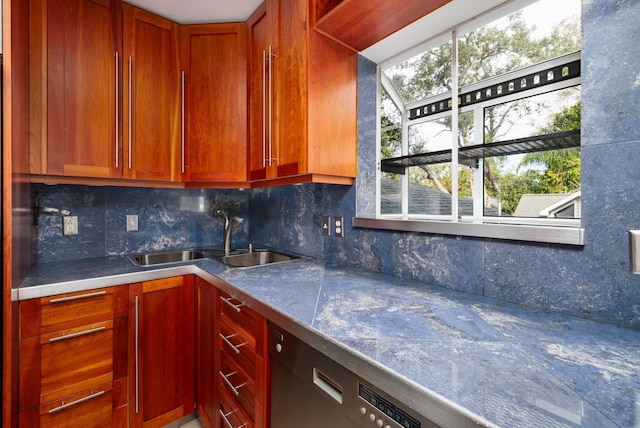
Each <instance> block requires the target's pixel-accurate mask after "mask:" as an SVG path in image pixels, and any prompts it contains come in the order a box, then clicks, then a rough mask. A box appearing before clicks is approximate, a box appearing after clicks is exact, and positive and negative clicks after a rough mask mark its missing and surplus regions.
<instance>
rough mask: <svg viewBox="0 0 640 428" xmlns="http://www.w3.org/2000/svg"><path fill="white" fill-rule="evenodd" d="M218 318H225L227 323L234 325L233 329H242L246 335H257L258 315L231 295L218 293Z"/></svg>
mask: <svg viewBox="0 0 640 428" xmlns="http://www.w3.org/2000/svg"><path fill="white" fill-rule="evenodd" d="M219 306H220V319H223V320H226V324H227V325H230V326H231V325H234V324H235V327H234V330H236V331H244V333H245V336H246V337H250V338H253V341H254V343H255V338H256V337H257V336H258V321H257V319H258V317H257V315H256V313H255V312H254V311H253V310H251V309H249V308H248V307H246V306H244V305H243V304H242V303H241V302H240V301H238V300H237V299H234V298H233V297H231V296H229V295H227V294H225V293H222V292H221V293H220V298H219Z"/></svg>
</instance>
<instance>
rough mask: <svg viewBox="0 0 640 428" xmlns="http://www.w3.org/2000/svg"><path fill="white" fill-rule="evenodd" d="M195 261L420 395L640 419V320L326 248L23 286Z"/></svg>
mask: <svg viewBox="0 0 640 428" xmlns="http://www.w3.org/2000/svg"><path fill="white" fill-rule="evenodd" d="M188 273H195V274H198V275H201V276H203V277H204V278H205V279H207V278H209V279H211V278H214V277H215V278H219V279H221V280H223V281H224V282H226V283H228V284H229V289H228V290H227V291H231V292H236V293H238V295H239V296H240V297H241V298H244V299H247V300H249V304H250V305H252V306H254V307H255V309H256V310H258V311H260V312H262V313H263V315H265V316H266V317H268V318H271V319H274V320H275V321H283V320H287V321H288V322H290V323H293V324H294V325H295V326H296V327H297V329H298V331H297V332H296V334H297V335H300V336H301V338H303V339H306V340H309V341H310V342H312V343H311V344H312V346H314V347H316V348H318V349H321V350H322V351H323V352H325V353H327V354H328V355H330V356H332V357H334V359H336V361H338V362H339V363H341V364H343V365H345V367H347V368H349V369H351V370H353V371H355V372H357V374H360V375H362V376H363V377H364V376H365V375H369V376H376V375H379V374H380V373H388V374H390V375H391V376H392V377H393V378H394V381H396V382H400V383H403V384H405V383H406V384H407V385H409V386H410V387H411V388H410V389H411V391H413V394H411V395H409V394H406V393H405V396H404V397H399V398H400V399H404V400H405V401H406V402H409V401H410V402H411V403H410V404H411V405H412V407H415V408H418V407H420V403H421V400H422V401H424V400H423V397H422V395H421V393H424V394H425V395H424V397H428V396H430V395H433V394H432V393H435V395H436V396H440V397H443V400H444V401H445V402H446V403H448V404H451V406H452V408H454V409H458V410H460V411H461V412H467V411H468V412H470V414H472V415H479V418H477V421H478V423H479V424H485V425H489V426H491V425H492V424H495V425H498V426H504V427H536V428H538V427H594V428H596V427H597V428H603V427H638V426H640V332H636V331H632V330H625V329H620V328H616V327H613V326H610V325H605V324H599V323H596V322H593V321H588V320H582V319H577V318H572V317H568V316H563V315H559V314H553V313H548V312H544V311H538V310H534V309H529V308H525V307H522V306H517V305H514V304H510V303H505V302H500V301H495V300H491V299H487V298H483V297H479V296H475V295H471V294H466V293H461V292H457V291H454V290H448V289H444V288H440V287H432V286H429V285H426V284H424V283H420V282H417V281H411V280H406V279H400V278H396V277H393V276H388V275H383V274H378V273H372V272H367V271H362V270H357V269H353V268H349V267H344V266H337V265H332V264H326V263H323V262H320V261H316V260H311V259H306V258H303V259H298V260H294V261H291V262H286V263H280V264H274V265H267V266H260V267H255V268H249V269H231V268H227V267H226V266H224V265H222V264H221V263H219V262H217V261H214V260H210V261H199V262H197V263H186V264H179V265H173V266H170V267H167V266H164V267H161V268H139V267H135V266H133V265H132V264H131V263H130V262H129V261H128V259H126V258H125V257H111V258H104V259H102V258H101V259H85V260H78V261H74V262H73V268H72V269H70V268H69V263H48V264H40V265H37V266H36V267H35V268H34V270H33V271H32V272H31V274H30V275H29V276H28V277H27V279H26V280H25V281H24V283H23V284H22V286H21V288H20V289H19V290H18V292H17V294H18V295H17V296H14V297H16V298H17V299H27V298H32V297H39V296H44V295H51V294H57V293H60V292H63V291H72V290H82V289H90V288H96V287H102V286H108V285H116V284H123V283H128V282H137V281H141V280H148V279H154V278H160V277H165V276H169V275H182V274H188ZM368 365H370V366H371V367H373V368H374V369H376V370H377V371H376V370H373V371H371V370H369V369H366V367H368ZM358 372H359V373H358ZM371 381H372V382H373V383H374V384H375V383H376V380H375V379H371ZM425 399H426V398H425ZM474 417H475V416H474ZM487 421H488V422H487Z"/></svg>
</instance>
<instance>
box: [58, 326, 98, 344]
mask: <svg viewBox="0 0 640 428" xmlns="http://www.w3.org/2000/svg"><path fill="white" fill-rule="evenodd" d="M106 328H107V327H105V326H100V327H96V328H92V329H89V330H84V331H79V332H77V333H71V334H66V335H62V336H58V337H52V338H51V339H49V342H50V343H53V342H59V341H61V340H67V339H73V338H74V337H78V336H84V335H86V334H92V333H97V332H99V331H102V330H105V329H106Z"/></svg>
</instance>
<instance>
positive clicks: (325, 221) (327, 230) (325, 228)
mask: <svg viewBox="0 0 640 428" xmlns="http://www.w3.org/2000/svg"><path fill="white" fill-rule="evenodd" d="M330 235H331V217H329V216H328V215H323V216H322V236H330Z"/></svg>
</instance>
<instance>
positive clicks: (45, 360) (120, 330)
mask: <svg viewBox="0 0 640 428" xmlns="http://www.w3.org/2000/svg"><path fill="white" fill-rule="evenodd" d="M127 327H128V322H127V289H126V286H119V287H110V288H105V289H98V290H91V291H87V292H77V293H66V294H62V295H57V296H52V297H45V298H41V299H31V300H26V301H23V302H20V392H19V397H20V401H19V407H20V416H19V423H20V426H24V427H66V426H70V424H72V423H73V424H74V426H92V427H121V426H124V425H123V424H126V419H127V404H128V403H127V394H126V383H127ZM81 421H83V422H86V423H83V422H81ZM77 424H80V425H77Z"/></svg>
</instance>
